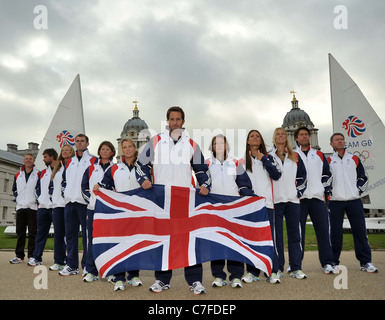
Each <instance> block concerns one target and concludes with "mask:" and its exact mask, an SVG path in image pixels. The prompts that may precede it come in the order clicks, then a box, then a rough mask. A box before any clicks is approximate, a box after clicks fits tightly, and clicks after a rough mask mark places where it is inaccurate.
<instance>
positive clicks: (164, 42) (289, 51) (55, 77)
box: [0, 0, 385, 156]
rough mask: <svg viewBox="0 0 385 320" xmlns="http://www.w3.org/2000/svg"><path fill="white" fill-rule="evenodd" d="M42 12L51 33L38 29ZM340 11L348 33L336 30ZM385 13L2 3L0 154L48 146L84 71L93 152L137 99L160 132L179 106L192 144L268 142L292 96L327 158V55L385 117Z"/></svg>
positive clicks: (201, 4) (255, 5) (376, 9)
mask: <svg viewBox="0 0 385 320" xmlns="http://www.w3.org/2000/svg"><path fill="white" fill-rule="evenodd" d="M38 5H44V6H45V7H46V8H47V17H48V25H47V27H48V28H47V29H36V28H35V26H34V20H35V19H36V17H37V16H38V13H34V9H35V7H36V6H38ZM337 5H344V6H345V7H346V9H347V18H348V20H347V23H348V24H347V29H336V28H335V25H334V20H335V19H336V18H338V17H339V14H340V13H341V12H337V13H334V9H335V7H336V6H337ZM384 16H385V1H383V0H372V1H361V0H350V1H349V0H345V1H344V0H338V1H337V0H336V1H332V0H323V1H315V0H306V1H305V0H303V1H299V0H294V1H286V0H279V1H272V0H266V1H260V0H237V1H234V0H189V1H183V0H175V1H171V0H161V1H159V0H141V1H131V0H114V1H106V0H101V1H78V0H71V1H35V0H29V1H24V0H12V1H2V4H1V11H0V39H1V41H0V106H1V111H2V112H1V134H0V149H4V150H6V148H7V147H6V145H7V143H15V144H17V145H18V146H19V149H25V148H27V144H28V142H37V143H41V141H42V140H43V137H44V135H45V132H46V130H47V128H48V126H49V124H50V122H51V120H52V117H53V115H54V113H55V111H56V108H57V106H58V105H59V103H60V101H61V99H62V98H63V96H64V95H65V93H66V91H67V90H68V88H69V86H70V85H71V83H72V81H73V79H74V78H75V76H76V75H77V74H78V73H79V74H80V80H81V86H82V96H83V107H84V114H85V127H86V134H87V135H88V136H89V137H90V150H91V152H93V153H96V150H97V147H98V145H99V143H100V142H101V141H103V140H110V141H112V142H113V143H115V144H116V139H117V138H118V137H119V136H120V133H121V131H122V129H123V126H124V124H125V122H126V121H127V120H128V119H130V118H131V117H132V109H133V107H134V105H133V103H132V101H133V100H135V99H137V100H138V101H139V105H138V106H139V110H140V117H141V118H142V119H144V120H145V121H146V122H147V124H148V126H149V127H150V128H151V129H153V130H154V131H155V132H159V131H160V130H161V121H162V120H165V113H166V110H167V108H168V107H170V106H173V105H179V106H181V107H182V108H183V109H184V110H185V112H186V124H185V127H186V129H187V130H188V131H189V133H190V135H193V134H192V133H193V129H202V130H203V129H208V130H210V132H214V131H215V130H218V129H221V130H226V129H232V130H234V132H235V139H236V140H237V135H238V134H239V133H240V136H241V137H242V132H243V133H244V132H247V131H249V130H250V129H259V130H260V131H261V133H262V135H263V136H264V138H265V141H266V143H267V144H269V145H271V141H272V133H273V130H274V128H276V127H278V126H281V125H282V121H283V118H284V116H285V115H286V113H287V112H288V111H290V109H291V103H290V101H291V99H292V95H291V93H290V91H291V90H293V89H294V90H295V91H296V92H297V93H296V97H297V99H298V100H299V107H300V108H301V109H303V110H305V111H306V112H307V113H308V115H309V116H310V118H311V120H312V121H313V123H314V125H315V126H316V128H318V129H319V135H318V136H319V143H320V146H321V147H322V150H323V151H324V152H329V151H330V147H329V145H328V139H329V137H330V135H331V134H332V120H331V100H330V85H329V69H328V53H332V54H333V56H334V57H335V58H336V59H337V61H338V62H339V63H340V64H341V65H342V67H343V68H344V69H345V70H346V71H347V72H348V73H349V75H350V76H351V77H352V78H353V80H355V82H356V83H357V84H358V86H359V87H360V89H361V90H362V92H363V93H364V95H365V96H366V98H367V99H368V101H369V103H370V104H371V105H372V107H373V108H374V109H375V111H376V112H377V113H378V115H379V116H380V118H381V119H382V120H383V121H384V120H385V90H384V71H385V67H384V66H385V54H384V52H385V42H384V38H385V32H384V31H385V24H384ZM337 20H338V19H337ZM339 21H340V22H341V20H339ZM228 133H229V134H231V131H228ZM197 142H198V143H201V144H202V142H201V141H197ZM241 144H242V145H240V146H239V147H238V146H234V150H233V155H235V156H238V155H240V154H242V153H243V150H244V141H243V139H242V143H241ZM202 148H203V149H207V146H205V145H203V146H202ZM237 148H238V149H237Z"/></svg>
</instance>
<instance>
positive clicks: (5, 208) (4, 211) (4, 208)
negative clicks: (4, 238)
mask: <svg viewBox="0 0 385 320" xmlns="http://www.w3.org/2000/svg"><path fill="white" fill-rule="evenodd" d="M7 212H8V207H3V215H2V217H1V220H5V219H6V218H7Z"/></svg>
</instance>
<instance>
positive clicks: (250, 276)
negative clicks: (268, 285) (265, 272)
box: [242, 272, 259, 283]
mask: <svg viewBox="0 0 385 320" xmlns="http://www.w3.org/2000/svg"><path fill="white" fill-rule="evenodd" d="M258 280H259V278H258V277H257V276H255V275H253V274H252V273H251V272H248V273H247V274H246V275H245V276H244V277H243V278H242V281H243V282H246V283H252V282H254V281H258Z"/></svg>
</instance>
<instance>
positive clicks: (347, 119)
mask: <svg viewBox="0 0 385 320" xmlns="http://www.w3.org/2000/svg"><path fill="white" fill-rule="evenodd" d="M329 73H330V90H331V102H332V116H333V132H340V133H342V134H344V136H345V141H346V147H347V151H349V152H351V153H353V154H355V155H357V156H358V157H359V158H360V160H361V161H362V163H363V165H364V167H365V170H366V172H367V174H368V176H369V182H368V188H367V191H366V192H365V193H364V194H363V195H362V196H363V200H364V201H363V202H364V207H365V208H368V209H385V196H384V195H385V164H384V159H385V148H384V137H385V126H384V124H383V123H382V121H381V119H380V118H379V117H378V115H377V114H376V112H375V111H374V110H373V108H372V107H371V105H370V104H369V102H368V101H367V100H366V98H365V96H364V95H363V94H362V92H361V90H360V89H359V87H358V86H357V84H356V83H355V82H354V81H353V80H352V78H350V76H349V75H348V74H347V73H346V71H345V70H344V69H343V68H342V67H341V66H340V64H339V63H338V62H337V60H336V59H335V58H334V57H333V56H332V55H331V54H329Z"/></svg>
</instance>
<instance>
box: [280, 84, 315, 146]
mask: <svg viewBox="0 0 385 320" xmlns="http://www.w3.org/2000/svg"><path fill="white" fill-rule="evenodd" d="M291 93H293V100H292V101H291V110H290V111H289V112H288V113H286V116H285V117H284V118H283V124H282V128H284V129H285V130H286V132H287V134H288V138H289V141H290V143H291V146H292V147H293V148H294V149H295V148H296V143H295V139H294V132H295V130H297V129H298V128H300V127H306V128H308V129H309V130H310V145H311V146H312V148H314V149H317V150H320V149H321V148H320V147H319V145H318V129H317V128H315V127H314V124H313V122H312V121H311V120H310V117H309V115H308V114H307V113H306V112H305V111H304V110H302V109H300V108H299V107H298V100H297V98H296V97H295V92H294V91H291Z"/></svg>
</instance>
